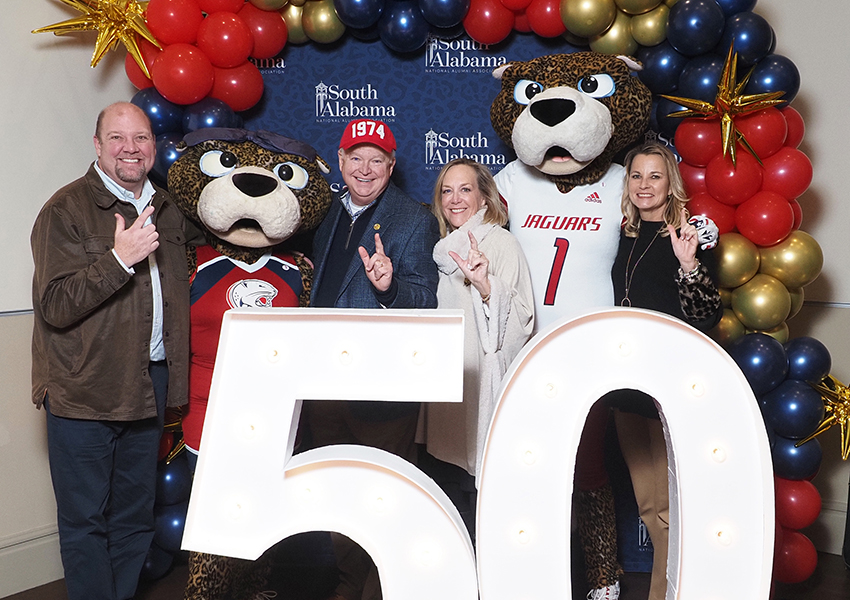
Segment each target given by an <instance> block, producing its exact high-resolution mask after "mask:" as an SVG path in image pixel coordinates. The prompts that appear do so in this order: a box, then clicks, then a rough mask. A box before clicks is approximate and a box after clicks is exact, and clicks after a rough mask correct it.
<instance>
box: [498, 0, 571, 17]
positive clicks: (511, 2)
mask: <svg viewBox="0 0 850 600" xmlns="http://www.w3.org/2000/svg"><path fill="white" fill-rule="evenodd" d="M501 1H502V6H504V7H505V8H507V9H509V10H512V11H514V12H516V13H518V12H524V11H525V9H526V8H528V5H529V4H531V0H501ZM559 18H560V17H559Z"/></svg>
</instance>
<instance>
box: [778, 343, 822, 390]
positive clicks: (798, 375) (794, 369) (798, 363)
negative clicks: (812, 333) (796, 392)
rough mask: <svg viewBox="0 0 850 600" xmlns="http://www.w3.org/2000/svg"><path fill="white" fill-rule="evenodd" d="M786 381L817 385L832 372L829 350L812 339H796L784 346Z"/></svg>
mask: <svg viewBox="0 0 850 600" xmlns="http://www.w3.org/2000/svg"><path fill="white" fill-rule="evenodd" d="M785 353H786V354H787V355H788V379H798V380H800V381H811V382H812V383H818V382H819V381H820V380H822V379H823V378H824V377H826V376H827V375H829V372H830V371H831V370H832V357H831V356H830V355H829V350H827V349H826V346H824V345H823V343H821V342H820V341H818V340H816V339H815V338H813V337H807V336H804V337H798V338H794V339H793V340H789V341H788V342H786V344H785Z"/></svg>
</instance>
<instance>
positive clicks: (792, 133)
mask: <svg viewBox="0 0 850 600" xmlns="http://www.w3.org/2000/svg"><path fill="white" fill-rule="evenodd" d="M779 112H781V113H782V116H783V117H785V123H786V124H787V125H788V135H787V136H786V138H785V145H786V146H791V147H792V148H796V147H797V146H799V145H800V142H802V141H803V136H804V135H805V134H806V124H805V123H804V122H803V117H802V116H800V113H798V112H797V111H796V110H795V109H793V108H791V107H790V106H783V107H782V108H780V109H779Z"/></svg>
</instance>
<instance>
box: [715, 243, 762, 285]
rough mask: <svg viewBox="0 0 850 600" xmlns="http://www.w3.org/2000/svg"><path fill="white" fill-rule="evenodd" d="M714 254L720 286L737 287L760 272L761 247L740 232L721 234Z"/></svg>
mask: <svg viewBox="0 0 850 600" xmlns="http://www.w3.org/2000/svg"><path fill="white" fill-rule="evenodd" d="M714 255H715V256H716V257H717V280H718V281H717V283H718V284H719V285H720V287H725V288H736V287H738V286H739V285H744V284H745V283H746V282H747V281H749V280H750V278H751V277H752V276H753V275H755V274H756V273H758V270H759V249H758V248H757V247H756V245H755V244H754V243H752V242H751V241H750V240H748V239H747V238H745V237H744V236H742V235H741V234H740V233H724V234H723V235H721V236H720V240H719V241H718V243H717V248H716V249H715V250H714Z"/></svg>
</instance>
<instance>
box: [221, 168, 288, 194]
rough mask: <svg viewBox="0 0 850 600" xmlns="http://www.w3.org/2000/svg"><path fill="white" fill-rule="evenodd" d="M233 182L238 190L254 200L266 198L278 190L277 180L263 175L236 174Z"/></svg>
mask: <svg viewBox="0 0 850 600" xmlns="http://www.w3.org/2000/svg"><path fill="white" fill-rule="evenodd" d="M231 180H232V181H233V185H235V186H236V189H238V190H239V191H240V192H242V193H243V194H246V195H248V196H251V197H252V198H259V197H260V196H265V195H266V194H269V193H271V192H273V191H275V189H277V180H275V179H273V178H272V177H269V176H268V175H263V174H261V173H236V174H235V175H234V176H233V177H232V178H231Z"/></svg>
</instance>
